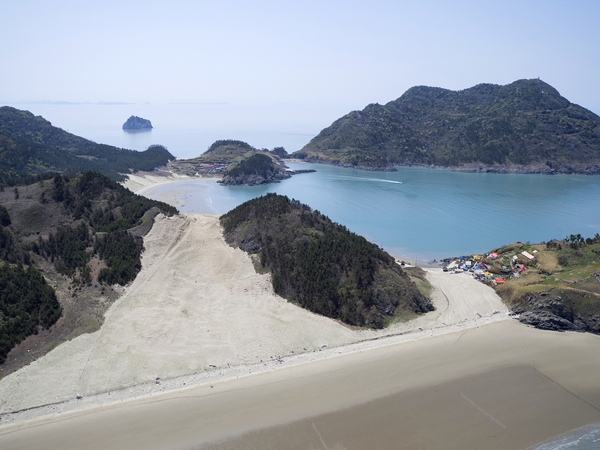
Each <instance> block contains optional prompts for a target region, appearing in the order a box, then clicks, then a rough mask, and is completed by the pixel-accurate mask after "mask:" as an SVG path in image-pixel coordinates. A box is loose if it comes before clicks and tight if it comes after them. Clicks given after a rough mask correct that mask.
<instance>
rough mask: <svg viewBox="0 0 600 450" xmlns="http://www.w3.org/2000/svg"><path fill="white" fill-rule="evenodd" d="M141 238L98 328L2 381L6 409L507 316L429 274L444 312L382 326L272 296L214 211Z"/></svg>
mask: <svg viewBox="0 0 600 450" xmlns="http://www.w3.org/2000/svg"><path fill="white" fill-rule="evenodd" d="M144 243H145V248H146V250H145V252H144V254H143V257H142V265H143V268H142V271H141V272H140V274H139V275H138V277H137V278H136V280H135V281H134V282H133V283H132V285H131V286H129V287H128V288H127V289H126V291H125V293H124V294H123V296H122V297H121V298H120V299H119V300H118V301H117V302H116V303H115V304H114V305H113V306H112V307H111V308H110V310H109V311H108V312H107V314H106V320H105V323H104V325H103V326H102V328H101V329H100V330H99V331H97V332H95V333H93V334H87V335H83V336H80V337H78V338H76V339H73V340H72V341H69V342H66V343H64V344H62V345H61V346H59V347H58V348H56V349H55V350H54V351H52V352H50V353H49V354H48V355H46V356H44V357H43V358H40V359H39V360H37V361H35V362H34V363H32V364H30V365H29V366H27V367H24V368H23V369H21V370H19V371H18V372H16V373H14V374H11V375H9V376H7V377H5V378H4V379H2V380H0V413H8V412H11V411H20V410H26V409H29V408H34V407H38V406H41V405H48V404H55V403H61V402H66V401H69V400H70V401H73V399H75V398H76V397H77V396H83V397H85V398H86V399H87V398H89V397H90V396H93V395H96V394H104V395H105V397H106V395H108V393H109V392H111V393H112V396H113V397H112V398H113V399H115V398H123V397H129V396H139V395H145V394H147V393H149V392H156V391H157V389H160V390H164V389H168V388H170V387H181V386H182V385H183V383H184V382H185V383H186V385H190V384H193V383H196V384H197V383H202V382H206V381H207V380H208V379H211V380H214V379H215V378H219V377H221V378H222V377H231V376H237V375H239V374H242V373H250V372H251V371H254V372H256V371H258V370H271V369H272V368H273V367H277V366H278V365H281V358H282V357H285V359H286V360H287V364H290V363H291V362H292V361H290V357H291V356H292V355H293V356H294V361H293V362H296V363H298V362H303V361H307V360H314V359H318V358H322V357H326V356H328V355H331V354H339V353H340V352H347V351H351V350H352V348H350V347H343V346H348V345H349V344H353V343H357V342H361V341H365V340H367V341H369V340H370V341H369V342H367V343H363V344H361V345H362V346H363V347H365V346H380V345H386V344H390V343H393V342H399V341H401V340H409V339H417V338H421V337H424V336H429V335H431V334H439V333H445V332H450V331H453V330H456V329H463V328H467V327H473V326H477V325H479V324H482V323H485V322H489V321H494V320H501V319H504V318H506V314H505V313H506V308H505V307H504V306H503V305H502V303H501V301H500V299H499V298H498V297H497V296H496V294H495V293H494V292H493V290H492V289H490V288H488V287H486V286H484V285H482V284H480V283H478V282H476V281H474V280H473V279H472V278H470V277H468V276H466V275H462V276H461V275H449V274H447V273H442V272H441V271H439V270H430V272H429V275H428V276H429V278H430V280H431V282H432V283H433V284H434V285H435V286H437V287H438V290H437V291H436V292H434V296H433V300H434V304H435V305H436V307H437V310H436V311H434V312H432V313H429V314H427V315H425V316H423V317H420V318H418V319H416V320H414V321H411V322H409V323H405V324H398V325H395V326H393V327H391V328H388V329H386V330H381V331H374V330H353V329H351V328H349V327H347V326H344V325H342V324H340V323H337V322H336V321H333V320H331V319H328V318H325V317H322V316H319V315H316V314H312V313H310V312H308V311H306V310H304V309H302V308H299V307H297V306H295V305H293V304H291V303H289V302H287V301H286V300H285V299H282V298H281V297H279V296H277V295H275V294H274V293H273V290H272V286H271V283H270V278H269V275H259V274H257V273H256V271H255V270H254V267H253V265H252V262H251V260H250V258H249V256H248V255H247V254H245V253H244V252H242V251H241V250H239V249H233V248H231V247H230V246H228V245H227V244H226V243H225V242H224V240H223V237H222V231H221V228H220V225H219V223H218V218H217V216H210V215H180V216H174V217H170V218H169V217H164V216H158V217H157V220H156V224H155V225H154V227H153V228H152V230H151V232H150V233H149V234H148V235H147V236H146V238H145V239H144ZM496 311H501V312H502V313H500V314H498V313H496V314H494V312H496ZM389 335H392V338H388V339H378V340H377V341H373V339H374V338H379V337H385V336H389ZM325 349H327V351H325ZM185 376H187V377H188V379H187V381H186V380H183V381H182V380H179V379H178V377H185ZM156 378H160V385H158V384H156V383H155V380H156ZM175 379H177V380H176V381H174V380H175ZM169 380H171V381H169ZM149 386H151V387H152V388H150V387H149ZM134 387H135V388H134ZM127 388H129V389H127ZM117 390H119V392H115V391H117ZM88 401H89V402H92V400H88ZM103 401H106V400H103ZM92 403H93V402H92ZM54 408H55V406H52V409H51V410H50V412H54V411H55V409H54ZM60 408H62V407H59V410H60ZM44 411H46V410H44V409H42V410H41V411H38V412H39V413H40V414H41V413H43V412H44ZM46 412H48V411H46ZM27 414H28V415H27V417H29V416H30V415H31V414H33V413H32V412H28V413H27ZM11 417H12V418H13V419H14V418H16V417H17V416H15V415H12V416H11ZM7 420H8V419H7V418H5V420H4V423H6V421H7Z"/></svg>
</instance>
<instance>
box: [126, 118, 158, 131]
mask: <svg viewBox="0 0 600 450" xmlns="http://www.w3.org/2000/svg"><path fill="white" fill-rule="evenodd" d="M123 129H124V130H151V129H152V123H151V122H150V121H149V120H148V119H142V118H141V117H138V116H131V117H130V118H129V119H127V121H126V122H125V123H124V124H123Z"/></svg>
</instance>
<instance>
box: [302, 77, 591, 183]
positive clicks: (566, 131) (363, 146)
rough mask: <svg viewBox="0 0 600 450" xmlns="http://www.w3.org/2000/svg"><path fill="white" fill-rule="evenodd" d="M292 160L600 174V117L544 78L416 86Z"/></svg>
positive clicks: (335, 127)
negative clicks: (465, 85)
mask: <svg viewBox="0 0 600 450" xmlns="http://www.w3.org/2000/svg"><path fill="white" fill-rule="evenodd" d="M293 157H297V158H302V159H305V160H310V161H317V162H330V163H335V164H342V165H347V166H353V167H364V168H371V169H385V168H391V167H393V166H394V165H413V164H414V165H429V166H441V167H456V168H462V169H464V170H473V171H479V170H482V171H488V170H491V171H498V172H504V171H516V172H528V173H573V172H577V173H589V174H600V117H598V116H597V115H596V114H594V113H592V112H591V111H588V110H587V109H585V108H582V107H581V106H579V105H575V104H573V103H571V102H569V101H568V100H567V99H566V98H564V97H562V96H561V95H560V94H559V93H558V91H557V90H556V89H554V88H553V87H552V86H550V85H549V84H547V83H544V82H543V81H541V80H539V79H534V80H519V81H515V82H514V83H511V84H509V85H506V86H498V85H493V84H480V85H477V86H475V87H472V88H469V89H465V90H462V91H450V90H447V89H441V88H434V87H426V86H417V87H413V88H411V89H409V90H408V91H406V92H405V93H404V95H402V96H401V97H400V98H398V99H397V100H394V101H392V102H389V103H387V104H385V105H379V104H371V105H369V106H367V107H366V108H365V109H363V110H362V111H353V112H351V113H349V114H347V115H345V116H344V117H342V118H340V119H338V120H336V121H335V122H334V123H333V124H332V125H331V126H329V127H327V128H325V129H324V130H322V131H321V132H320V133H319V134H318V135H317V136H316V137H315V138H314V139H312V140H311V141H310V142H309V143H308V144H307V145H306V146H305V147H304V148H302V149H301V150H299V151H298V152H296V153H294V154H293Z"/></svg>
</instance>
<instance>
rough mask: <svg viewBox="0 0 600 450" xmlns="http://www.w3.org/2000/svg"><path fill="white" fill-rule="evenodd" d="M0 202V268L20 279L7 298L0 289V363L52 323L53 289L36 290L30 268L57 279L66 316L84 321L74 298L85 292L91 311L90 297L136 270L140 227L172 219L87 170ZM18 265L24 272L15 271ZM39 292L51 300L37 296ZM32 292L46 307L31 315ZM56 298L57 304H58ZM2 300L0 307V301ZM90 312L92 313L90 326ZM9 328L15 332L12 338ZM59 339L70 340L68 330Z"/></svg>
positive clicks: (13, 192) (5, 195) (3, 196)
mask: <svg viewBox="0 0 600 450" xmlns="http://www.w3.org/2000/svg"><path fill="white" fill-rule="evenodd" d="M0 201H1V202H2V205H1V206H0V267H7V268H8V269H3V270H8V272H6V273H8V274H9V275H11V274H12V275H14V276H18V277H20V278H19V279H23V280H25V281H23V282H19V283H20V284H15V283H12V284H11V283H8V284H7V286H8V287H5V289H8V290H7V291H6V292H10V295H9V297H5V292H4V291H2V289H3V287H2V285H1V284H0V363H1V361H3V360H4V359H5V358H6V355H7V353H8V351H9V350H10V349H11V348H12V347H13V346H14V345H15V344H17V343H18V342H20V341H21V340H22V339H24V338H25V337H27V336H29V335H31V334H32V333H36V330H38V329H39V328H40V327H42V328H47V327H49V326H51V325H53V324H54V323H55V322H56V319H58V317H60V304H59V303H52V301H53V300H52V298H54V300H56V297H52V296H53V295H54V289H53V288H52V287H51V286H48V285H44V286H45V287H40V286H38V285H39V283H38V281H36V280H38V278H39V279H42V280H43V279H44V277H43V276H42V275H41V273H40V272H39V271H38V269H43V270H44V272H45V273H46V276H51V278H52V279H54V280H58V282H57V284H56V285H59V284H65V285H68V291H66V292H63V295H64V294H68V295H69V301H70V302H71V304H70V306H69V307H70V308H72V309H71V310H69V311H71V313H72V314H71V316H72V315H73V309H75V310H76V314H83V315H85V312H81V311H80V310H81V309H82V308H85V306H78V304H77V303H81V302H84V300H82V301H81V302H78V301H77V295H78V294H79V293H80V292H81V291H82V290H84V291H86V292H87V294H86V295H87V297H88V299H87V300H85V301H87V302H88V304H91V305H92V306H91V307H93V308H95V309H96V310H97V298H98V297H105V295H104V291H105V287H106V289H110V287H109V286H106V285H113V284H120V285H125V284H127V283H129V282H130V281H132V280H133V279H135V277H136V275H137V273H138V272H139V270H140V269H141V260H140V257H141V252H142V249H143V240H142V235H143V234H144V232H147V231H148V230H149V229H150V227H151V223H148V222H149V221H151V220H152V219H153V217H154V216H155V215H156V214H157V213H159V212H162V213H164V214H167V215H171V214H176V213H177V210H176V209H175V208H174V207H172V206H170V205H167V204H166V203H162V202H157V201H154V200H150V199H147V198H145V197H141V196H139V195H136V194H134V193H133V192H131V191H129V190H128V189H126V188H124V187H123V186H121V185H120V184H118V183H116V182H115V181H113V180H111V179H109V178H108V177H106V176H104V175H102V174H99V173H95V172H86V173H83V174H81V175H77V176H73V177H66V176H63V175H59V174H56V175H54V177H53V178H51V179H43V178H40V179H39V181H38V182H37V183H34V184H32V185H29V186H19V187H15V188H14V189H13V188H11V189H10V190H8V189H4V190H3V191H2V190H0ZM23 265H27V266H29V267H28V268H27V269H23V268H21V269H19V270H21V272H18V271H16V270H17V269H16V268H15V267H21V266H23ZM23 271H24V272H23ZM9 275H6V276H7V277H9ZM0 276H1V274H0ZM36 277H37V278H36ZM0 282H1V280H0ZM36 283H37V284H36ZM92 285H93V286H92ZM46 291H49V292H51V293H52V296H50V297H44V296H43V295H42V294H39V292H42V293H45V292H46ZM34 294H35V295H37V296H38V297H39V301H40V302H42V306H40V308H42V307H43V308H46V309H43V308H42V309H41V310H40V311H38V310H35V309H32V308H37V307H38V306H36V305H38V304H37V303H35V302H33V300H32V297H31V296H32V295H34ZM38 294H39V295H38ZM6 295H8V294H6ZM44 295H46V294H44ZM48 295H50V294H48ZM94 296H95V297H94ZM38 297H36V298H38ZM6 299H9V300H6ZM59 300H60V302H63V305H64V300H65V298H64V297H59ZM6 301H8V302H9V303H8V305H9V306H7V307H5V305H4V303H2V302H6ZM44 302H45V303H44ZM48 302H50V303H48ZM95 302H96V303H95ZM46 304H48V305H51V306H43V305H46ZM52 305H53V306H52ZM57 305H58V309H56V308H55V306H57ZM2 308H4V309H2ZM47 308H50V310H48V311H47ZM57 311H58V312H57ZM98 314H101V313H98V312H94V313H93V314H92V316H93V318H94V320H96V315H98ZM36 317H40V320H39V321H38V322H35V320H34V319H35V318H36ZM86 317H87V319H88V320H89V319H90V315H88V316H86ZM82 320H83V319H82ZM3 324H4V325H3ZM75 325H77V324H75ZM5 326H6V327H12V328H10V329H5V328H3V327H5ZM15 327H17V328H18V327H20V329H22V330H23V332H22V333H21V332H19V333H15V331H14V330H15V329H16V328H15ZM83 328H85V327H83ZM6 330H8V331H6ZM3 333H8V334H7V335H8V336H10V338H6V339H5V338H4V337H3V336H4V334H3ZM63 336H67V337H68V336H70V331H69V330H66V331H65V332H64V333H63Z"/></svg>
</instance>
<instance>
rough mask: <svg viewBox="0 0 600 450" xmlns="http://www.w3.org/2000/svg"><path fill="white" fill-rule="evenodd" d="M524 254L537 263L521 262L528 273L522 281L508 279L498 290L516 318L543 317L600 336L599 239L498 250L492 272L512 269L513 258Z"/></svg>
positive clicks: (499, 272)
mask: <svg viewBox="0 0 600 450" xmlns="http://www.w3.org/2000/svg"><path fill="white" fill-rule="evenodd" d="M534 250H537V251H536V252H535V253H533V251H534ZM522 251H528V252H529V253H533V254H534V255H535V258H536V259H535V261H534V262H533V263H530V262H529V261H528V260H527V259H526V258H524V257H523V256H519V260H520V262H522V263H525V264H526V266H527V270H526V271H525V272H523V273H522V275H521V277H520V278H519V279H514V278H509V279H507V281H506V283H505V284H501V285H497V286H495V289H496V291H497V292H498V294H499V295H500V296H501V297H502V299H503V300H504V301H505V302H506V303H507V304H508V305H509V306H510V307H511V309H512V310H513V311H514V312H516V313H526V312H535V313H540V312H544V313H547V314H551V315H554V316H558V317H560V318H563V319H565V320H568V321H569V322H571V323H575V322H576V321H577V323H578V326H580V327H581V328H583V329H585V330H587V331H591V332H594V333H600V237H596V238H593V239H588V240H587V242H586V241H585V240H582V241H579V242H567V241H566V240H563V241H551V242H549V243H547V244H538V245H526V244H521V243H517V244H512V245H510V246H506V247H503V248H501V249H498V253H499V254H500V258H499V259H497V260H495V261H488V262H489V263H490V264H491V267H492V270H491V272H493V273H496V274H501V273H502V270H501V268H502V266H503V265H504V266H507V265H508V266H510V260H511V259H512V256H513V255H520V253H521V252H522ZM567 325H568V324H567Z"/></svg>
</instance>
